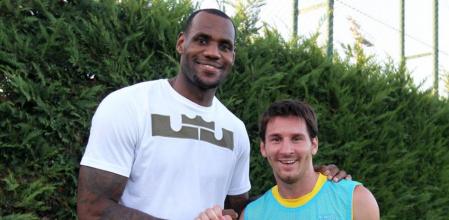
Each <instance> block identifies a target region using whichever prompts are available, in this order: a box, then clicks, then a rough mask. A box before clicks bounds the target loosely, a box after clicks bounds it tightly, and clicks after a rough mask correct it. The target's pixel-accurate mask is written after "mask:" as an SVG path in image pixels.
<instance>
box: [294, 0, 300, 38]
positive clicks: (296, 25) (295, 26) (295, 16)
mask: <svg viewBox="0 0 449 220" xmlns="http://www.w3.org/2000/svg"><path fill="white" fill-rule="evenodd" d="M298 1H299V0H293V38H296V37H298V14H299V10H298Z"/></svg>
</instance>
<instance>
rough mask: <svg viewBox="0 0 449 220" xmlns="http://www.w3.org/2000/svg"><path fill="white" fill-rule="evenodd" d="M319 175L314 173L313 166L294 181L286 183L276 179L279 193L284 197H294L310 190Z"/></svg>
mask: <svg viewBox="0 0 449 220" xmlns="http://www.w3.org/2000/svg"><path fill="white" fill-rule="evenodd" d="M318 177H319V173H316V172H315V171H314V170H313V168H312V169H311V170H310V171H307V172H306V173H305V174H304V175H302V177H301V178H300V179H298V180H297V181H296V182H294V183H286V182H283V181H277V185H278V189H279V194H280V195H281V196H282V198H284V199H296V198H299V197H301V196H304V195H306V194H307V193H310V192H312V190H313V187H314V186H315V184H316V182H317V180H318Z"/></svg>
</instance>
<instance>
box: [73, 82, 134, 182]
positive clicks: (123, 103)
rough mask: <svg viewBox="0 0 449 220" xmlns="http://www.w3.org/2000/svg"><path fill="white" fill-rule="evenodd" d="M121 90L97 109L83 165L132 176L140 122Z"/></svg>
mask: <svg viewBox="0 0 449 220" xmlns="http://www.w3.org/2000/svg"><path fill="white" fill-rule="evenodd" d="M119 91H120V90H119ZM119 91H116V92H114V93H111V94H110V95H108V96H107V97H106V98H105V99H104V100H103V101H102V102H101V103H100V105H99V106H98V108H97V111H96V112H95V114H94V117H93V119H92V126H91V129H90V135H89V141H88V144H87V147H86V150H85V152H84V155H83V158H82V159H81V165H84V166H89V167H93V168H97V169H101V170H105V171H109V172H112V173H115V174H119V175H122V176H125V177H129V175H130V173H131V167H132V164H133V161H134V150H135V147H136V143H137V137H138V124H137V122H138V120H137V118H136V117H137V116H136V115H137V114H136V113H135V108H134V106H133V104H132V103H131V102H130V101H129V99H127V97H126V95H125V94H123V93H120V92H119Z"/></svg>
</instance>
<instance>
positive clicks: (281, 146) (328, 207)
mask: <svg viewBox="0 0 449 220" xmlns="http://www.w3.org/2000/svg"><path fill="white" fill-rule="evenodd" d="M259 135H260V138H261V143H260V152H261V153H262V155H263V156H264V157H265V158H267V160H268V162H269V164H270V166H271V167H272V169H273V174H274V177H275V179H276V183H277V185H276V186H274V187H273V188H272V189H270V190H269V191H267V192H266V193H265V194H264V195H263V196H261V197H260V198H259V199H257V200H256V201H254V202H252V203H250V204H249V205H248V206H247V207H246V208H245V211H244V213H243V214H242V215H241V216H240V219H241V220H243V219H245V220H253V219H257V220H261V219H262V220H263V219H323V220H324V219H327V220H331V219H332V220H333V219H348V220H351V219H355V220H359V219H363V220H377V219H380V214H379V207H378V205H377V202H376V199H375V198H374V196H373V195H372V193H371V192H370V191H369V190H368V189H367V188H365V187H364V186H362V185H361V184H360V183H358V182H356V181H350V180H342V181H340V182H338V183H335V182H331V181H328V180H327V179H326V177H325V176H323V175H322V174H320V173H317V172H315V171H314V169H313V161H312V158H313V156H314V155H315V154H316V153H317V152H318V136H317V135H318V124H317V119H316V115H315V112H314V111H313V109H312V108H311V107H310V106H309V105H308V104H306V103H304V102H298V101H292V100H286V101H279V102H275V103H273V104H272V105H271V106H270V107H269V108H268V110H267V111H266V112H265V113H264V114H263V116H262V120H261V123H260V134H259Z"/></svg>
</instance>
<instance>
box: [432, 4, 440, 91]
mask: <svg viewBox="0 0 449 220" xmlns="http://www.w3.org/2000/svg"><path fill="white" fill-rule="evenodd" d="M433 12H434V13H433V14H434V16H433V92H434V94H435V95H436V96H438V81H439V80H438V0H434V1H433Z"/></svg>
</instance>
